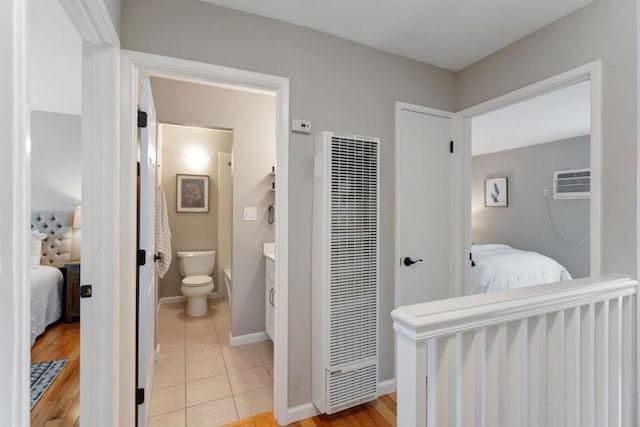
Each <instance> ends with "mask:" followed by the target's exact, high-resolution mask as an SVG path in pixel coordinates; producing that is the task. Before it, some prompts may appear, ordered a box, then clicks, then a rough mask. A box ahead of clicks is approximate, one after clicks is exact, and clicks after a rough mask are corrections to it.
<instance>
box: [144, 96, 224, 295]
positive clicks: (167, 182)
mask: <svg viewBox="0 0 640 427" xmlns="http://www.w3.org/2000/svg"><path fill="white" fill-rule="evenodd" d="M152 90H155V88H154V87H153V86H152ZM154 97H155V93H154ZM159 105H160V103H159V102H158V100H157V99H156V108H157V107H158V106H159ZM160 121H162V120H160ZM159 134H160V137H161V138H162V144H163V145H162V160H161V162H162V163H160V170H161V173H162V183H161V185H162V187H164V190H165V192H166V194H167V210H168V213H169V226H170V227H171V236H172V239H171V246H172V251H173V261H172V262H171V266H170V268H169V271H168V272H167V274H166V275H165V277H164V278H162V279H160V285H159V295H160V298H162V297H170V296H179V295H182V293H181V292H180V283H181V281H182V278H181V277H180V272H179V271H178V257H177V254H176V253H177V252H178V251H184V250H207V249H213V250H216V251H217V249H218V248H217V247H218V203H217V200H218V197H217V196H218V190H217V188H218V185H217V181H218V153H219V152H223V153H224V152H230V151H231V145H232V140H233V134H232V133H231V132H228V131H219V130H212V129H204V128H197V127H187V126H174V125H166V124H162V125H160V133H159ZM207 157H208V160H207V159H206V158H207ZM176 174H189V175H209V212H208V213H191V212H177V211H176ZM217 270H218V263H217V262H216V268H215V270H214V273H213V276H212V277H214V278H215V277H217ZM215 285H216V286H215V289H214V291H218V290H219V289H220V285H221V283H219V282H218V281H215Z"/></svg>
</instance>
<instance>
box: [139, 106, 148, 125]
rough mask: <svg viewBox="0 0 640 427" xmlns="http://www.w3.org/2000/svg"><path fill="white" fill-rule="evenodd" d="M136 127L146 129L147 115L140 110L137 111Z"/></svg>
mask: <svg viewBox="0 0 640 427" xmlns="http://www.w3.org/2000/svg"><path fill="white" fill-rule="evenodd" d="M138 127H139V128H146V127H147V113H145V112H144V111H140V110H138Z"/></svg>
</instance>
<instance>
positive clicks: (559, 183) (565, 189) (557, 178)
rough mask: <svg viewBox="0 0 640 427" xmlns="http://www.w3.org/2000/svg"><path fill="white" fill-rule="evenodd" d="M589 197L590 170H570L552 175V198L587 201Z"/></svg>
mask: <svg viewBox="0 0 640 427" xmlns="http://www.w3.org/2000/svg"><path fill="white" fill-rule="evenodd" d="M590 196H591V169H589V168H586V169H571V170H564V171H556V172H554V173H553V198H554V199H556V200H563V199H565V200H566V199H588V198H589V197H590Z"/></svg>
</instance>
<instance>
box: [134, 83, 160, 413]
mask: <svg viewBox="0 0 640 427" xmlns="http://www.w3.org/2000/svg"><path fill="white" fill-rule="evenodd" d="M139 87H140V92H139V94H140V95H139V100H138V105H139V113H138V128H139V132H138V135H139V158H138V167H139V179H138V185H139V187H138V293H137V295H138V304H137V307H138V316H137V319H138V325H137V331H138V336H137V340H136V341H137V343H136V344H137V359H138V360H137V387H138V390H137V392H136V399H137V404H138V414H137V420H138V426H146V425H147V418H148V415H149V400H150V397H151V381H152V379H153V364H154V347H155V341H156V337H155V335H156V331H155V329H156V326H155V325H156V319H155V315H156V304H157V297H156V289H157V274H156V265H155V261H154V256H155V253H156V194H157V153H158V150H157V148H158V147H157V133H156V132H157V123H156V114H155V109H154V106H153V96H152V95H151V84H150V82H149V77H148V76H146V75H143V76H141V77H140V82H139Z"/></svg>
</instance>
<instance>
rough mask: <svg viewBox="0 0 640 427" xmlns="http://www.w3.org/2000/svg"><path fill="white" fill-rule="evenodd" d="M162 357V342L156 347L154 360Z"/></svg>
mask: <svg viewBox="0 0 640 427" xmlns="http://www.w3.org/2000/svg"><path fill="white" fill-rule="evenodd" d="M159 359H160V344H158V345H157V346H156V349H155V350H154V352H153V361H154V362H157V361H158V360H159Z"/></svg>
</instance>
